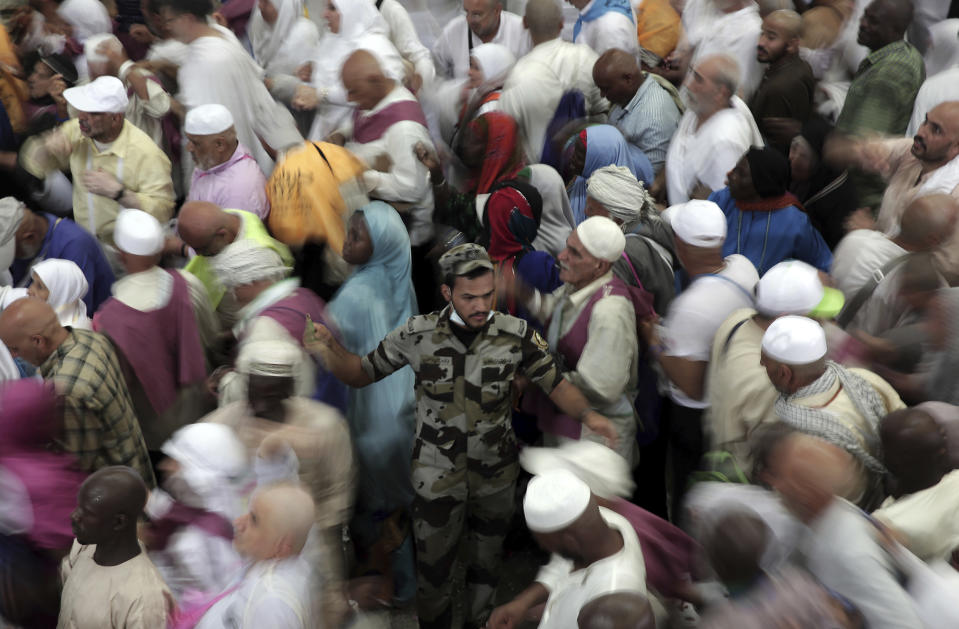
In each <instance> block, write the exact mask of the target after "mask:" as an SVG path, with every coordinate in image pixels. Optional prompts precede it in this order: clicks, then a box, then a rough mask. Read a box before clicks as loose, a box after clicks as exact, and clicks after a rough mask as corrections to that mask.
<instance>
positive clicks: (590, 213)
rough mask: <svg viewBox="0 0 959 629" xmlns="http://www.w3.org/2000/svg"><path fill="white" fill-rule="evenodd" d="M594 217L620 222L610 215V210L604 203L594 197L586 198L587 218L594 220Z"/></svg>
mask: <svg viewBox="0 0 959 629" xmlns="http://www.w3.org/2000/svg"><path fill="white" fill-rule="evenodd" d="M594 216H602V217H604V218H608V219H610V220H614V221H616V222H619V221H618V220H617V219H615V218H613V217H612V216H610V215H609V210H607V209H606V207H605V206H603V204H602V203H600V202H599V201H597V200H596V199H594V198H593V197H586V218H592V217H594Z"/></svg>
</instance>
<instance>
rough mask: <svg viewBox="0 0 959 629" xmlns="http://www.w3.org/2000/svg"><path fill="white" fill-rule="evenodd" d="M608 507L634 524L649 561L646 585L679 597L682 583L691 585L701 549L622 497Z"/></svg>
mask: <svg viewBox="0 0 959 629" xmlns="http://www.w3.org/2000/svg"><path fill="white" fill-rule="evenodd" d="M609 502H610V504H609V505H608V506H607V508H609V509H611V510H612V511H615V512H616V513H618V514H619V515H621V516H623V517H624V518H626V519H627V520H629V523H630V524H632V525H633V530H635V531H636V536H637V537H638V538H639V545H640V547H641V548H642V550H643V561H645V562H646V584H647V585H648V586H649V587H651V588H653V589H654V590H656V591H657V592H658V593H659V594H662V595H663V596H665V597H667V598H680V597H681V596H682V593H681V592H680V591H679V590H678V589H677V587H676V586H677V584H678V583H680V582H684V581H685V582H689V581H690V579H691V577H690V575H691V574H692V571H693V562H694V561H695V559H696V553H697V552H698V549H699V546H698V545H697V544H696V542H695V541H694V540H693V538H691V537H690V536H688V535H686V534H685V533H683V531H682V530H681V529H680V528H679V527H676V526H673V525H672V524H670V523H669V522H667V521H666V520H664V519H662V518H660V517H659V516H656V515H653V514H652V513H650V512H649V511H646V510H645V509H641V508H640V507H637V506H636V505H634V504H633V503H631V502H627V501H625V500H623V499H622V498H616V499H614V500H611V501H609Z"/></svg>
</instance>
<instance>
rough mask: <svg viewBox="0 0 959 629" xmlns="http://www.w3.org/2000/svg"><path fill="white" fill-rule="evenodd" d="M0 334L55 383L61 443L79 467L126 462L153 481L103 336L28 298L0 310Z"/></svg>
mask: <svg viewBox="0 0 959 629" xmlns="http://www.w3.org/2000/svg"><path fill="white" fill-rule="evenodd" d="M0 340H2V341H3V343H4V345H6V346H7V349H9V350H10V354H11V355H13V356H14V357H20V358H22V359H23V360H25V361H26V362H28V363H30V364H31V365H34V366H35V367H37V368H38V369H39V373H40V375H41V376H42V377H43V379H44V380H49V381H52V382H53V383H54V384H55V385H56V387H57V392H58V393H59V394H60V396H61V397H62V400H63V435H62V437H61V443H62V445H63V449H64V450H66V451H67V452H70V453H71V454H73V455H74V456H76V457H77V460H78V462H79V464H80V468H81V469H83V470H85V471H87V472H93V471H95V470H98V469H100V468H101V467H106V466H108V465H129V466H130V467H132V468H134V469H135V470H136V471H137V472H139V473H140V474H141V475H142V476H143V480H144V481H146V483H147V484H148V485H149V486H150V487H153V486H154V485H155V484H156V482H155V480H154V477H153V468H152V467H151V466H150V458H149V456H148V455H147V449H146V444H145V443H144V441H143V433H142V432H141V431H140V424H139V423H137V418H136V415H135V414H134V411H133V402H132V400H131V399H130V393H129V392H128V390H127V385H126V382H125V380H124V378H123V372H122V370H121V368H120V362H119V360H118V359H117V355H116V352H115V351H114V349H113V346H112V345H111V344H110V341H109V340H108V339H107V338H106V337H105V336H103V335H100V334H97V333H95V332H91V331H89V330H80V329H73V328H65V327H63V326H61V325H60V322H59V320H58V319H57V314H56V313H55V312H54V311H53V308H51V307H50V306H49V304H47V303H46V302H43V301H40V300H39V299H33V298H28V299H18V300H17V301H15V302H13V303H12V304H11V305H10V306H9V307H7V309H6V310H4V311H3V314H0Z"/></svg>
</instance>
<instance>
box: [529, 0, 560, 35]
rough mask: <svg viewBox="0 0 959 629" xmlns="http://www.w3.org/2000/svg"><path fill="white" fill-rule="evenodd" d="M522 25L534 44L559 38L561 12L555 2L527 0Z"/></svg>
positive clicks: (550, 0) (553, 0)
mask: <svg viewBox="0 0 959 629" xmlns="http://www.w3.org/2000/svg"><path fill="white" fill-rule="evenodd" d="M523 25H524V26H526V28H527V30H529V36H530V37H531V38H532V40H533V43H534V44H538V43H542V42H545V41H549V40H551V39H556V38H557V37H559V33H560V31H562V30H563V12H562V10H561V9H560V7H559V3H558V2H556V1H555V0H529V2H528V3H527V4H526V14H525V15H524V16H523Z"/></svg>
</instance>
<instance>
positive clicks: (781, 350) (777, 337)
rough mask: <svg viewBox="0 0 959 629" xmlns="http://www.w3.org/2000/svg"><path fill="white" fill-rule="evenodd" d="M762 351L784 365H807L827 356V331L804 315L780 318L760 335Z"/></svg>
mask: <svg viewBox="0 0 959 629" xmlns="http://www.w3.org/2000/svg"><path fill="white" fill-rule="evenodd" d="M762 349H763V353H764V354H766V356H769V357H770V358H772V359H773V360H775V361H778V362H781V363H783V364H786V365H808V364H811V363H814V362H816V361H817V360H819V359H820V358H822V357H823V356H825V355H826V350H827V348H826V332H825V331H824V330H823V329H822V326H821V325H819V323H817V322H816V321H813V320H812V319H808V318H806V317H797V316H795V315H787V316H785V317H779V318H778V319H776V320H775V321H773V322H772V324H771V325H770V326H769V327H768V328H767V329H766V333H765V334H763V343H762Z"/></svg>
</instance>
